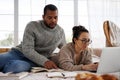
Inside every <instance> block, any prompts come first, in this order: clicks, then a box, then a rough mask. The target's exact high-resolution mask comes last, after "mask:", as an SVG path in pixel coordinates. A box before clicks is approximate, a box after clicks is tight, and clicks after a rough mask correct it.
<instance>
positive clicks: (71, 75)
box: [47, 71, 77, 78]
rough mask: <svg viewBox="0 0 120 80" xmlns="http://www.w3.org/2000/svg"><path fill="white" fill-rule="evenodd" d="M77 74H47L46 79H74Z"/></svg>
mask: <svg viewBox="0 0 120 80" xmlns="http://www.w3.org/2000/svg"><path fill="white" fill-rule="evenodd" d="M76 75H77V72H65V71H64V72H49V73H47V77H49V78H54V77H61V78H71V77H75V76H76Z"/></svg>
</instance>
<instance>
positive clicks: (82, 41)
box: [74, 32, 91, 50]
mask: <svg viewBox="0 0 120 80" xmlns="http://www.w3.org/2000/svg"><path fill="white" fill-rule="evenodd" d="M74 41H75V46H77V48H79V49H80V50H85V49H86V48H87V47H88V45H89V44H90V43H91V40H90V35H89V33H87V32H83V33H81V35H80V36H79V37H78V39H76V38H75V39H74Z"/></svg>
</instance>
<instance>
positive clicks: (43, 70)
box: [31, 67, 64, 73]
mask: <svg viewBox="0 0 120 80" xmlns="http://www.w3.org/2000/svg"><path fill="white" fill-rule="evenodd" d="M61 71H64V70H62V69H46V68H43V67H32V69H31V72H33V73H37V72H61Z"/></svg>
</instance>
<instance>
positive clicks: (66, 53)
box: [59, 26, 98, 71]
mask: <svg viewBox="0 0 120 80" xmlns="http://www.w3.org/2000/svg"><path fill="white" fill-rule="evenodd" d="M91 42H92V41H91V40H90V34H89V31H88V30H87V29H86V28H85V27H84V26H74V27H73V38H72V42H70V43H68V44H67V45H65V46H64V47H62V49H61V50H60V52H59V67H60V68H62V69H64V70H68V71H77V70H87V71H96V69H97V66H98V64H94V63H92V50H91V49H90V48H88V45H89V44H90V43H91Z"/></svg>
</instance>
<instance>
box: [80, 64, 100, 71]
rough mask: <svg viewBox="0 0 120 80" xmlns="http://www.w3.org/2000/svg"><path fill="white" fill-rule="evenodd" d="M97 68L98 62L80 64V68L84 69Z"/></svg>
mask: <svg viewBox="0 0 120 80" xmlns="http://www.w3.org/2000/svg"><path fill="white" fill-rule="evenodd" d="M97 68H98V63H91V64H87V65H83V66H82V70H85V71H96V70H97Z"/></svg>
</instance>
